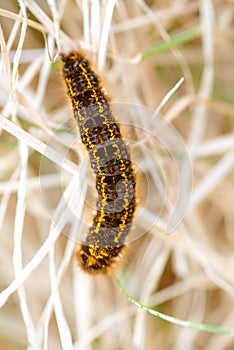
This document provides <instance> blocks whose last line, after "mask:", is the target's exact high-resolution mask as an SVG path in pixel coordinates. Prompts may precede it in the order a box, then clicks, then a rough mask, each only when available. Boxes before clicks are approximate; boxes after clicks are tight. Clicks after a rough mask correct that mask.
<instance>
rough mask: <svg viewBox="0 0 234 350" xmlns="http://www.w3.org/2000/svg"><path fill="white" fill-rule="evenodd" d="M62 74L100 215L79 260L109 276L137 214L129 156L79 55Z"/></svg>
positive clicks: (65, 61) (66, 59)
mask: <svg viewBox="0 0 234 350" xmlns="http://www.w3.org/2000/svg"><path fill="white" fill-rule="evenodd" d="M61 59H62V62H63V75H64V79H65V82H66V85H67V92H68V95H69V96H70V98H71V101H72V105H73V112H74V118H75V119H76V121H77V123H78V126H79V130H80V135H81V139H82V142H83V143H84V145H85V146H86V149H87V151H88V152H89V157H90V162H91V167H92V169H93V171H94V172H95V175H96V189H97V192H98V200H97V213H96V215H95V217H94V220H93V224H92V226H91V228H90V229H89V232H88V234H87V236H86V239H85V241H84V242H83V243H82V244H81V245H78V247H77V251H76V255H77V257H78V260H79V263H80V265H81V267H82V268H83V269H84V270H85V271H86V272H89V273H105V272H106V271H107V270H108V268H109V267H111V266H112V265H113V263H114V262H115V261H116V260H117V258H118V256H119V255H120V252H121V250H122V249H123V247H124V244H125V238H126V235H127V234H128V232H129V230H130V227H131V224H132V220H133V214H134V210H135V176H134V172H133V167H132V162H131V158H130V154H129V152H128V149H127V147H126V144H125V142H124V140H123V139H122V136H121V133H120V129H119V126H118V125H117V123H116V121H115V118H114V116H113V114H112V111H111V109H110V105H109V103H108V98H107V96H106V95H105V93H104V92H103V89H102V87H101V85H100V82H99V79H98V77H97V75H96V74H95V72H94V70H93V69H92V68H91V67H90V63H89V61H88V60H87V59H86V58H85V57H84V55H83V54H81V53H80V52H71V53H69V54H67V55H65V54H62V55H61Z"/></svg>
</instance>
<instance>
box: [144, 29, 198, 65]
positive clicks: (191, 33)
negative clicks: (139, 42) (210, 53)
mask: <svg viewBox="0 0 234 350" xmlns="http://www.w3.org/2000/svg"><path fill="white" fill-rule="evenodd" d="M200 34H201V26H200V25H199V26H196V27H193V28H191V29H188V30H186V31H185V32H183V33H180V34H178V35H175V36H174V37H172V38H171V39H170V40H168V41H164V42H162V43H160V44H157V45H155V46H152V47H150V48H148V49H146V50H145V51H143V52H142V53H141V60H144V59H146V58H148V57H150V56H153V55H155V54H157V53H159V52H163V51H168V50H170V49H172V48H173V47H177V46H179V45H183V44H185V43H188V42H190V41H192V40H194V39H195V38H197V37H198V36H200Z"/></svg>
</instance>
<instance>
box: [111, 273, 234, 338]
mask: <svg viewBox="0 0 234 350" xmlns="http://www.w3.org/2000/svg"><path fill="white" fill-rule="evenodd" d="M115 281H116V283H117V284H118V286H119V288H120V290H121V292H122V294H123V295H124V296H125V297H126V298H127V299H128V300H129V301H130V302H131V303H133V304H135V305H136V306H138V307H139V308H141V309H143V310H144V311H146V312H148V313H149V314H151V315H153V316H155V317H158V318H160V319H162V320H165V321H167V322H170V323H173V324H176V325H177V326H182V327H187V328H192V329H196V330H199V331H204V332H209V333H215V334H229V335H234V328H226V327H220V326H213V325H210V324H202V323H195V322H190V321H185V320H180V319H178V318H175V317H173V316H169V315H165V314H163V313H161V312H159V311H156V310H154V309H151V308H150V307H148V306H146V305H144V304H142V303H141V302H139V301H137V300H135V299H134V298H132V297H131V296H130V295H128V293H127V292H126V290H125V289H124V287H123V286H122V284H121V282H120V280H119V279H118V278H117V277H116V276H115Z"/></svg>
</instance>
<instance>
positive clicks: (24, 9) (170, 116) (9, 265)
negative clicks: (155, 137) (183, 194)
mask: <svg viewBox="0 0 234 350" xmlns="http://www.w3.org/2000/svg"><path fill="white" fill-rule="evenodd" d="M0 24H1V31H0V44H1V79H0V106H1V113H0V115H1V120H0V122H1V123H0V128H1V137H0V144H1V147H0V156H1V157H0V180H1V183H0V200H1V207H0V229H1V235H0V242H1V243H0V277H1V278H0V286H1V294H0V305H1V306H2V308H1V312H0V344H1V345H0V348H1V349H9V350H13V349H25V348H27V349H88V350H89V349H95V350H96V349H113V350H120V349H124V350H125V349H147V350H151V349H152V350H154V349H158V350H160V349H163V350H166V349H171V350H172V349H173V350H176V349H192V350H196V349H206V350H209V349H212V350H224V349H225V350H232V349H233V348H234V339H233V336H232V335H230V334H228V335H222V336H221V335H216V334H210V333H206V332H201V331H198V330H192V329H188V328H185V327H180V326H178V325H172V324H170V323H167V322H165V321H162V320H159V319H157V318H155V317H153V316H150V315H148V314H146V313H145V312H144V311H143V310H139V309H138V308H137V307H136V306H135V305H132V304H130V303H129V301H128V300H126V299H125V298H124V297H123V295H122V294H121V292H120V290H119V288H118V287H117V285H116V283H115V282H114V280H113V278H112V277H111V276H106V277H100V278H99V277H98V278H96V277H95V278H94V277H92V276H91V277H90V276H86V275H84V274H83V273H82V272H81V271H80V270H79V268H78V267H77V266H76V262H75V261H74V259H73V256H72V254H73V253H72V252H73V248H74V247H73V242H72V241H71V240H68V239H67V238H66V236H65V235H60V236H59V237H58V239H56V237H57V236H56V234H58V235H59V232H56V229H53V227H52V226H51V217H52V216H53V211H54V210H55V209H56V208H58V207H57V205H58V201H59V199H60V196H61V192H62V191H61V189H62V190H65V189H67V188H69V182H70V178H71V177H70V175H69V174H67V173H66V171H64V173H63V175H62V176H61V175H59V176H58V174H60V172H61V171H63V168H64V166H62V165H61V166H60V165H59V164H60V159H59V156H58V154H57V155H56V154H55V155H53V157H52V158H50V161H47V160H45V158H44V157H43V156H42V155H41V153H42V154H43V145H44V144H47V143H48V142H50V139H51V136H52V135H53V131H54V130H55V129H56V128H57V127H58V125H60V124H61V123H63V125H62V127H60V132H61V131H62V132H61V134H62V135H63V137H64V138H58V140H56V141H57V142H58V144H59V147H62V146H63V145H64V144H65V143H66V142H67V140H70V139H72V140H73V139H74V135H75V130H74V129H75V128H74V124H73V121H72V116H71V111H70V107H69V101H68V99H67V98H66V96H65V88H64V84H63V81H62V75H61V66H60V62H59V61H56V62H55V63H51V61H50V56H51V58H54V57H56V53H57V52H58V50H62V51H68V50H70V49H77V48H82V49H83V50H84V51H85V52H86V53H87V55H88V56H90V57H91V58H92V60H93V62H94V63H95V64H96V66H97V67H98V70H99V72H100V74H101V76H102V78H103V85H104V86H105V90H106V91H107V92H108V95H109V96H110V97H111V98H112V101H113V102H122V103H123V102H126V103H132V104H134V105H143V106H146V107H149V108H151V109H152V110H155V109H156V108H157V107H158V105H159V104H160V103H161V101H162V100H163V99H164V97H165V96H166V95H167V94H168V92H169V91H171V89H172V88H173V87H174V86H175V84H176V83H177V82H178V81H179V79H180V78H181V77H184V82H183V83H182V85H181V86H180V87H179V88H178V89H177V90H176V91H175V92H174V94H173V95H172V96H171V97H170V99H169V100H168V101H167V102H166V103H165V104H163V106H162V108H161V110H160V114H161V115H162V116H163V118H165V119H166V120H168V121H170V122H171V123H172V125H173V126H175V128H176V129H177V130H178V132H179V133H180V135H181V136H182V138H183V140H184V142H185V144H186V146H187V150H188V153H189V155H190V158H191V161H192V168H193V187H194V188H193V194H192V198H191V206H190V210H189V212H188V213H187V215H186V216H185V218H184V220H183V223H182V224H181V225H180V226H178V227H177V229H176V230H175V232H174V233H173V234H171V235H167V234H166V233H165V230H164V224H165V223H166V216H165V217H164V216H163V217H162V224H161V225H160V223H158V224H157V225H156V224H155V225H154V224H153V226H152V227H151V229H150V230H149V232H148V233H147V234H146V235H144V237H142V238H141V239H140V240H138V241H136V242H134V243H132V244H130V247H129V251H128V252H127V257H126V258H125V259H124V260H123V264H122V265H121V266H120V268H119V270H120V271H121V276H122V277H121V280H122V283H123V285H124V287H125V288H126V289H127V291H128V293H129V294H130V295H131V296H133V297H135V298H136V299H137V300H140V301H142V302H143V303H144V304H146V305H150V306H152V307H156V308H157V310H159V311H161V312H164V313H166V314H170V315H173V316H174V317H178V318H180V319H184V320H188V321H193V322H197V323H209V324H214V325H217V326H227V327H231V326H232V325H233V323H234V303H233V297H234V276H233V270H234V253H233V251H234V235H233V233H234V230H233V227H234V215H233V213H234V212H233V204H234V200H233V198H234V186H233V183H234V172H233V168H234V97H233V96H234V88H233V86H234V74H233V57H234V45H233V44H234V3H233V1H231V0H230V1H228V0H226V1H224V0H213V1H212V0H200V1H198V0H194V1H193V0H192V1H188V0H187V1H186V0H175V1H170V0H164V1H160V0H152V1H143V0H137V1H135V0H129V1H110V0H109V1H107V0H106V1H104V0H103V1H98V0H97V1H88V0H87V1H85V0H83V1H81V0H80V1H79V0H77V1H75V0H59V1H57V2H56V3H55V2H54V1H53V0H50V1H49V0H48V1H44V0H40V1H39V0H38V1H34V0H30V1H27V2H26V1H23V0H21V1H18V2H17V1H14V0H7V1H3V0H0ZM59 28H60V29H59ZM42 33H44V35H43V34H42ZM165 42H166V44H165ZM45 43H47V45H48V47H46V44H45ZM162 48H163V49H162ZM5 120H7V121H8V122H9V124H7V126H6V124H5V122H4V121H5ZM21 131H22V132H23V131H26V134H24V133H21ZM55 134H56V135H59V134H60V133H58V132H56V133H55ZM30 136H32V137H33V139H32V138H30ZM72 137H73V138H72ZM136 137H138V138H140V139H141V137H139V135H138V136H136ZM143 142H144V140H143ZM26 143H27V145H28V146H29V147H28V146H26ZM66 145H67V144H66ZM50 146H51V148H52V149H53V148H54V147H55V146H54V144H50ZM56 147H57V146H56ZM54 149H55V150H59V149H60V148H54ZM70 152H71V154H70V153H69V159H70V160H72V161H74V162H75V163H77V164H78V165H79V164H81V166H80V168H79V169H80V170H82V169H83V168H84V163H82V160H83V157H84V156H85V152H84V150H83V149H82V147H81V146H80V144H78V145H76V144H75V146H74V147H73V149H72V151H70ZM151 152H154V155H155V157H158V158H159V159H160V161H162V164H165V163H166V161H164V159H163V158H164V156H163V155H162V154H160V153H158V150H157V149H153V148H152V149H151ZM42 160H43V162H45V163H43V164H44V165H43V169H42V168H41V164H42V163H41V161H42ZM55 163H56V164H57V165H56V164H55ZM69 164H70V163H69ZM69 164H68V163H67V167H68V168H67V169H72V167H71V164H70V165H69ZM166 165H167V164H166ZM69 166H70V168H69ZM42 170H43V173H42ZM84 171H85V170H84ZM89 172H90V170H88V174H89ZM169 172H170V167H169ZM71 173H72V170H71V172H70V174H71ZM145 176H146V177H147V176H148V178H149V179H150V178H151V179H153V178H154V177H155V173H154V172H153V169H151V168H149V169H146V170H145ZM84 177H85V176H84ZM139 177H140V176H139ZM180 180H181V183H182V184H183V179H180ZM85 183H86V185H84V187H85V186H86V187H87V194H86V196H87V198H88V197H92V192H93V182H92V179H90V178H89V177H88V180H87V181H86V182H85ZM177 185H178V179H177V177H176V175H175V174H174V173H173V171H171V173H170V181H168V182H167V189H168V192H169V195H171V199H173V198H174V197H173V196H174V195H175V187H176V186H177ZM140 186H143V185H140ZM141 191H143V188H142V190H141V189H140V190H139V197H140V194H141V193H140V192H141ZM84 194H85V190H84ZM45 201H46V204H47V207H46V208H45V205H44V202H45ZM78 201H80V203H81V202H82V201H83V199H82V198H80V197H79V196H78ZM151 204H152V208H154V203H151ZM142 205H143V202H141V199H140V201H139V204H138V208H141V206H142ZM80 210H81V211H82V205H81V209H80ZM152 210H153V209H152ZM55 211H56V210H55ZM62 212H63V210H61V208H60V211H58V212H57V215H58V217H62ZM48 214H49V215H48ZM151 214H152V216H153V214H154V213H153V212H152V213H151ZM83 215H84V216H85V217H86V218H87V223H88V224H89V223H90V222H91V218H92V215H93V214H92V212H90V211H88V212H86V207H84V210H83ZM90 215H91V216H90ZM144 218H145V219H146V220H149V221H150V220H151V219H147V218H146V217H144ZM152 223H154V218H153V219H152ZM143 225H144V223H143ZM74 227H75V226H73V225H72V224H71V223H68V224H67V225H66V227H65V228H64V232H65V233H66V232H68V234H69V232H70V231H71V230H72V229H74V230H75V228H74ZM138 230H139V228H138ZM48 237H49V238H50V240H47V238H48ZM41 246H43V247H45V250H40V247H41ZM46 249H47V250H46ZM47 253H48V254H47ZM35 256H36V257H38V260H34V262H33V264H31V265H29V267H30V268H29V271H30V272H27V271H25V270H23V268H24V267H25V266H28V265H27V264H30V261H31V259H33V258H34V257H35ZM59 271H60V272H59ZM14 281H15V282H14ZM21 282H22V283H21ZM14 283H15V284H14ZM51 300H52V302H51Z"/></svg>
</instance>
